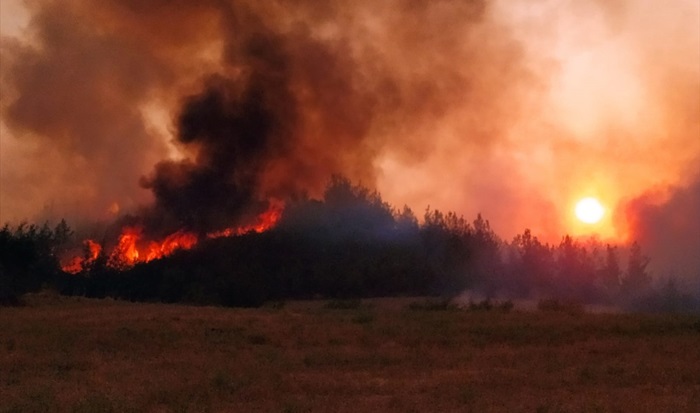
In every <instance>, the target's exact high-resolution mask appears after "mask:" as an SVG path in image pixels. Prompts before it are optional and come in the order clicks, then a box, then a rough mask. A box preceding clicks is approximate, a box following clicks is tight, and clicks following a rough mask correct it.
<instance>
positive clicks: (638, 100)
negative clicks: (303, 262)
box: [0, 0, 700, 255]
mask: <svg viewBox="0 0 700 413" xmlns="http://www.w3.org/2000/svg"><path fill="white" fill-rule="evenodd" d="M322 3H323V5H322V6H321V5H319V4H318V2H314V1H285V0H279V1H270V2H255V1H249V2H248V1H239V2H235V6H234V5H233V4H234V2H227V1H225V0H221V1H218V0H211V1H202V2H196V4H194V2H189V1H184V0H182V1H150V2H141V1H137V0H122V1H118V0H109V1H99V0H80V1H68V0H65V1H64V0H45V1H43V0H32V1H27V2H22V1H20V0H2V2H1V3H0V7H1V8H0V18H1V20H0V30H1V33H2V36H3V37H2V44H1V46H0V53H1V54H0V57H1V58H2V65H1V66H0V85H1V86H2V97H1V100H0V107H1V110H2V111H1V112H0V113H1V115H0V116H1V122H2V123H0V150H1V152H0V221H3V222H4V221H8V220H9V221H17V220H20V219H43V218H56V217H62V216H66V217H67V218H68V219H73V220H75V221H82V220H90V219H102V220H105V219H107V220H108V219H112V218H114V217H116V216H117V215H119V214H121V213H124V212H132V211H134V210H135V209H136V208H137V207H139V206H140V205H149V204H151V203H153V202H154V195H153V194H154V193H155V194H156V198H157V199H158V200H159V201H158V202H160V201H161V198H162V196H163V190H161V192H158V191H159V188H160V189H163V188H166V189H167V190H169V191H171V192H177V191H179V190H180V189H181V188H183V186H182V185H186V184H184V183H182V182H181V181H182V180H187V179H189V178H190V177H191V176H190V175H187V173H190V172H192V173H195V174H197V176H198V178H197V179H200V180H201V179H205V178H202V176H209V175H202V174H203V172H202V171H209V170H211V168H210V167H211V165H212V163H213V164H216V165H218V166H216V168H218V169H216V168H214V169H215V170H216V174H215V175H216V176H217V179H219V178H220V179H227V180H231V182H235V185H233V186H232V187H231V188H233V189H232V190H234V191H240V192H241V193H245V196H247V197H251V198H255V199H258V200H261V199H263V200H264V199H265V198H268V197H276V198H284V197H285V196H287V195H289V194H291V193H293V192H295V191H300V190H303V191H308V192H309V193H310V194H312V195H316V194H319V193H320V190H321V189H322V187H323V184H324V183H325V182H326V181H327V179H328V178H329V177H330V175H331V174H334V173H341V174H345V175H347V176H348V177H349V178H351V179H353V180H354V181H360V182H361V183H362V184H364V185H367V186H371V187H376V188H377V189H378V190H379V191H380V192H381V193H382V195H383V197H384V199H385V200H387V201H389V202H390V203H392V204H393V205H395V206H402V205H403V204H407V205H409V206H410V207H412V208H413V209H414V211H416V213H417V215H421V214H422V211H423V210H424V209H425V208H426V207H427V206H428V205H430V207H431V208H433V209H435V208H437V209H441V210H454V211H457V212H458V213H461V214H464V215H465V216H466V217H468V218H470V217H474V216H476V214H477V213H479V212H481V213H482V214H483V215H485V217H486V218H488V219H490V220H491V222H492V225H493V227H494V228H495V229H496V231H497V232H498V233H499V234H500V235H501V236H503V237H504V238H506V239H509V238H510V237H512V236H513V235H514V234H516V233H518V232H521V231H522V230H523V229H524V228H531V229H532V230H533V232H534V233H535V234H539V235H540V237H541V238H543V239H545V240H548V241H552V242H557V241H558V240H559V239H560V237H561V236H562V235H563V234H565V233H570V234H574V235H592V234H597V235H598V236H600V237H602V238H603V239H610V240H613V241H624V240H627V239H629V238H635V239H636V238H644V237H646V240H647V243H648V244H650V245H655V244H661V242H660V241H659V240H660V239H661V238H664V239H668V240H670V242H671V245H674V244H673V243H674V240H678V241H677V242H678V243H679V247H678V248H675V247H673V248H672V249H673V250H674V251H678V250H679V249H680V250H683V248H685V249H687V250H688V251H691V250H692V248H694V247H695V246H696V245H697V246H700V231H698V232H699V233H697V234H696V233H695V232H694V228H698V226H697V218H693V217H692V216H693V215H694V214H695V213H696V212H697V209H694V208H695V207H700V202H698V201H697V199H698V196H696V194H697V193H698V192H697V191H698V188H699V187H700V185H699V184H698V182H700V179H699V177H700V166H699V165H700V2H698V1H696V0H674V1H664V2H660V1H655V0H615V1H607V0H599V1H576V0H558V1H555V0H541V1H531V0H500V1H477V0H473V1H456V0H455V1H451V0H445V1H437V2H425V4H423V2H414V1H409V0H391V1H386V2H375V1H370V0H367V1H357V2H345V1H329V2H322ZM351 4H352V5H351ZM260 83H263V84H264V85H262V86H261V85H260ZM212 85H214V86H212ZM207 91H209V92H207ZM207 93H209V95H207ZM207 96H209V97H211V98H212V99H215V100H216V99H221V100H222V102H223V103H224V104H227V102H228V103H231V104H232V105H234V106H235V105H240V106H241V108H240V111H238V112H236V111H233V112H235V113H234V114H233V115H231V114H230V113H229V112H228V111H226V110H224V112H226V114H227V115H226V116H228V117H227V119H229V120H231V119H233V122H234V124H237V123H235V122H243V121H242V120H241V119H242V118H241V116H243V117H244V115H245V114H246V113H249V112H247V110H248V109H247V108H248V107H249V106H246V102H253V104H254V105H253V106H255V105H259V106H260V107H262V108H263V109H265V111H266V112H265V114H266V116H267V115H269V116H271V117H272V118H273V121H272V123H271V124H272V125H273V126H272V127H271V129H270V130H267V129H266V130H265V131H264V133H265V134H267V135H266V138H265V139H264V140H262V141H261V143H260V144H259V148H258V147H255V148H253V149H255V151H253V152H250V153H249V152H245V151H243V152H241V149H240V148H239V147H238V146H236V147H231V146H230V145H229V146H226V145H224V146H221V145H220V144H212V145H210V144H211V140H207V139H205V140H200V141H196V140H195V141H187V140H186V139H184V138H183V136H184V135H185V133H184V132H183V119H184V116H185V115H184V114H187V113H189V112H188V110H189V111H190V112H191V111H192V110H194V109H193V108H192V105H194V103H192V102H195V103H196V102H200V103H202V102H204V101H205V100H206V97H207ZM241 96H244V97H246V99H249V100H248V101H244V100H243V98H242V97H241ZM261 96H262V97H261ZM256 99H258V100H259V101H258V100H256ZM241 102H242V103H241ZM261 102H262V103H261ZM188 104H189V105H190V106H187V105H188ZM202 105H204V103H202ZM195 106H196V105H195ZM204 107H208V106H206V105H205V106H204ZM236 110H239V109H236ZM241 113H242V114H243V115H241ZM198 121H201V120H198ZM244 123H245V122H244ZM226 130H228V129H226ZM207 133H212V134H216V133H217V131H213V132H212V131H210V132H207ZM246 136H247V135H246ZM241 139H243V138H241ZM246 139H247V138H246ZM217 145H218V146H217ZM256 148H257V149H256ZM221 150H224V151H227V150H230V151H239V152H236V153H237V154H238V155H235V156H234V157H233V158H221V159H219V158H220V157H217V154H218V153H219V152H220V151H221ZM231 153H233V152H231ZM241 154H243V155H241ZM246 154H248V155H246ZM244 155H245V156H244ZM183 159H184V160H185V161H183ZM251 159H252V160H251ZM163 161H165V162H163ZM229 161H230V162H236V166H235V167H231V168H230V169H228V167H227V166H226V164H227V162H229ZM156 165H159V166H158V167H156ZM183 171H189V172H187V173H186V172H183ZM241 180H245V182H246V183H245V184H241V183H240V181H241ZM197 182H199V181H197ZM211 188H212V189H211V190H212V191H217V190H224V191H226V190H228V188H229V187H226V186H223V187H219V186H212V187H211ZM243 189H245V190H243ZM166 192H167V191H166ZM187 193H188V194H189V192H187ZM159 194H160V195H159ZM159 196H160V197H161V198H158V197H159ZM584 196H594V197H597V198H599V199H600V200H601V202H602V203H603V204H604V206H605V207H606V215H605V217H604V219H603V221H602V222H601V223H599V224H596V225H585V224H582V223H580V222H579V221H577V220H576V219H575V217H574V215H573V208H574V204H575V202H576V201H577V200H578V199H580V198H582V197H584ZM683 197H685V198H683ZM681 198H682V199H683V200H679V199H681ZM246 199H247V198H246ZM693 202H695V204H694V203H693ZM226 205H229V204H228V203H227V204H226ZM666 207H668V211H667V210H666V209H664V208H666ZM673 217H676V218H673ZM678 217H681V218H678ZM673 219H675V220H676V221H678V220H680V221H683V222H681V224H677V225H676V227H677V228H676V229H673V231H679V233H678V234H677V235H675V233H674V232H670V233H669V232H668V231H670V230H668V226H667V225H661V226H659V225H657V224H658V223H660V222H676V221H673ZM648 220H653V222H649V221H648ZM686 221H687V222H686ZM661 233H664V236H663V237H662V236H661V235H658V236H657V235H656V234H661ZM664 245H666V246H667V247H666V248H669V247H668V242H665V243H664ZM689 253H690V252H689ZM691 254H692V253H691ZM667 255H668V254H667Z"/></svg>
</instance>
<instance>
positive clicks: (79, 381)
mask: <svg viewBox="0 0 700 413" xmlns="http://www.w3.org/2000/svg"><path fill="white" fill-rule="evenodd" d="M698 406H700V316H671V315H664V316H660V315H656V316H654V315H630V314H588V313H584V312H582V311H580V308H576V307H572V308H567V307H566V306H560V307H556V308H553V309H550V310H549V311H518V309H517V308H516V309H515V310H512V311H506V310H504V309H498V308H492V309H490V310H486V309H483V308H482V309H472V310H468V309H467V310H456V309H454V308H451V307H445V306H441V305H434V303H427V302H426V301H425V299H408V298H406V299H380V300H363V301H361V302H359V301H327V300H319V301H309V302H290V303H284V304H283V303H277V304H271V305H269V306H266V307H264V308H259V309H230V308H217V307H193V306H185V305H165V304H138V303H126V302H120V301H114V300H89V299H84V298H83V299H80V298H64V297H58V296H53V295H50V294H43V295H42V294H40V295H37V296H32V297H29V298H28V299H27V305H26V306H24V307H19V308H1V309H0V412H3V413H4V412H54V411H56V412H59V411H61V412H62V411H69V412H109V411H113V412H122V411H132V412H142V411H146V412H148V411H151V412H170V411H173V412H200V411H201V412H217V411H233V412H654V413H656V412H697V411H699V410H698Z"/></svg>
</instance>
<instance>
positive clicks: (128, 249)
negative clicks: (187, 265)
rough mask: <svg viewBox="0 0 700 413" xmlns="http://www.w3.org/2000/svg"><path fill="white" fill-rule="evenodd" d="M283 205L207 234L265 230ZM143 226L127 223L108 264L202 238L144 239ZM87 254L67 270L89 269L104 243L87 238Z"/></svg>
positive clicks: (128, 262) (149, 256) (139, 259)
mask: <svg viewBox="0 0 700 413" xmlns="http://www.w3.org/2000/svg"><path fill="white" fill-rule="evenodd" d="M282 210H283V205H282V203H281V202H273V203H272V205H271V207H270V209H268V210H267V211H265V212H263V213H261V214H260V215H258V217H257V220H256V222H255V223H253V224H250V225H244V226H239V227H231V228H226V229H224V230H221V231H216V232H211V233H209V234H207V238H220V237H230V236H238V235H243V234H247V233H249V232H257V233H260V232H264V231H267V230H268V229H270V228H272V227H274V226H275V225H276V224H277V222H278V221H279V220H280V218H281V217H282ZM142 238H143V228H142V227H140V226H128V227H124V229H123V230H122V233H121V235H119V240H118V241H117V245H116V246H115V247H114V248H113V249H112V251H111V252H110V254H109V256H108V259H107V266H108V267H111V268H117V269H126V268H130V267H132V266H134V265H136V264H138V263H143V262H149V261H152V260H156V259H159V258H163V257H166V256H168V255H170V254H172V253H173V252H175V251H177V250H181V249H182V250H188V249H191V248H192V247H194V246H195V245H196V244H197V242H198V241H199V239H198V237H197V235H196V234H195V233H193V232H187V231H183V230H179V231H177V232H174V233H172V234H170V235H168V236H167V237H165V238H164V239H163V240H161V241H144V240H142ZM84 245H85V251H86V253H85V256H83V257H73V258H71V259H70V260H68V262H67V263H65V264H63V265H62V269H63V271H65V272H67V273H70V274H77V273H79V272H81V271H83V270H85V269H86V268H87V267H88V266H89V265H90V264H92V263H93V262H95V260H96V259H97V257H98V256H99V255H100V253H101V252H102V246H101V245H100V244H99V243H97V242H95V241H93V240H91V239H88V240H86V241H85V242H84Z"/></svg>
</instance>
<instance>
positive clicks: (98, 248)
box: [61, 239, 102, 274]
mask: <svg viewBox="0 0 700 413" xmlns="http://www.w3.org/2000/svg"><path fill="white" fill-rule="evenodd" d="M83 246H84V248H85V255H84V256H82V257H73V258H71V259H70V260H69V261H68V262H67V263H65V264H63V265H62V266H61V269H63V271H65V272H67V273H70V274H77V273H79V272H80V271H82V270H83V269H84V268H85V267H87V266H89V265H90V264H92V263H93V262H95V260H97V257H99V256H100V253H101V252H102V245H100V244H98V243H97V242H95V241H93V240H91V239H88V240H85V241H83Z"/></svg>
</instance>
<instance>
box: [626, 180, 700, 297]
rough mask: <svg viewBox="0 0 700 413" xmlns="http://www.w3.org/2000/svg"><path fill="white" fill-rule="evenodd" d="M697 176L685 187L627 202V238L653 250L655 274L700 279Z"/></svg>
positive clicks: (663, 277)
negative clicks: (628, 234)
mask: <svg viewBox="0 0 700 413" xmlns="http://www.w3.org/2000/svg"><path fill="white" fill-rule="evenodd" d="M698 211H700V175H696V176H695V179H694V180H692V183H691V184H690V185H687V186H681V187H674V188H667V189H665V190H657V191H650V192H649V193H646V194H644V195H642V196H640V197H637V198H635V199H633V200H631V201H630V202H629V203H628V204H627V205H626V210H625V221H626V224H627V225H628V226H629V231H630V238H632V239H634V240H637V241H638V242H639V243H640V244H641V245H642V246H643V247H644V248H646V249H648V250H649V251H652V252H653V255H652V257H651V258H652V259H651V262H650V266H651V268H652V269H653V272H654V275H656V276H658V277H659V278H661V279H666V278H669V277H672V278H675V279H676V280H680V281H682V282H683V283H684V284H685V285H687V284H688V283H689V282H690V283H691V284H693V285H694V286H696V284H697V283H698V282H700V255H698V251H700V214H699V213H698Z"/></svg>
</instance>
